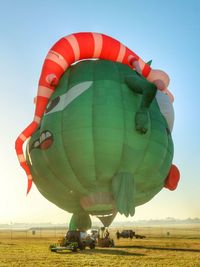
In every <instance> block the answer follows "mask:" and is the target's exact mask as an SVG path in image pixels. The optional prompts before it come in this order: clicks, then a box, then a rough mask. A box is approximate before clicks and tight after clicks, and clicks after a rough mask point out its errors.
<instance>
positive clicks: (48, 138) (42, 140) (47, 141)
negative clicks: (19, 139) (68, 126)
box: [30, 131, 53, 151]
mask: <svg viewBox="0 0 200 267" xmlns="http://www.w3.org/2000/svg"><path fill="white" fill-rule="evenodd" d="M52 144H53V134H52V133H51V132H50V131H43V132H41V134H40V136H39V138H38V139H37V140H35V141H34V142H33V144H32V146H31V149H30V151H31V150H33V149H41V150H46V149H49V148H50V147H51V146H52Z"/></svg>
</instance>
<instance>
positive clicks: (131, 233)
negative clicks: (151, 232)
mask: <svg viewBox="0 0 200 267" xmlns="http://www.w3.org/2000/svg"><path fill="white" fill-rule="evenodd" d="M116 236H117V239H120V238H130V239H133V237H135V238H137V239H143V238H145V237H146V236H144V235H138V234H136V233H135V232H134V231H133V230H123V231H122V232H121V233H120V232H119V231H117V232H116Z"/></svg>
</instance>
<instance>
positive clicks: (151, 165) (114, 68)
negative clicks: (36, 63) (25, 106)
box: [26, 60, 173, 229]
mask: <svg viewBox="0 0 200 267" xmlns="http://www.w3.org/2000/svg"><path fill="white" fill-rule="evenodd" d="M127 76H132V77H133V79H138V75H137V74H136V72H135V71H133V70H132V69H130V68H129V67H128V66H126V65H123V64H120V63H116V62H115V63H114V62H111V61H105V60H87V61H81V62H78V63H76V64H75V65H73V66H71V67H70V68H69V69H68V70H67V71H66V72H65V73H64V75H63V76H62V78H61V80H60V82H59V84H58V86H57V88H56V90H55V92H54V93H53V95H52V97H51V100H50V102H49V104H48V106H47V109H46V112H45V114H44V116H43V118H42V121H41V124H40V126H39V128H38V129H37V131H36V132H35V133H34V134H33V136H32V137H31V139H30V140H29V143H28V145H27V149H26V156H27V161H28V164H29V166H30V169H31V174H32V176H33V182H34V183H35V185H36V186H37V188H38V190H39V191H40V192H41V194H42V195H43V196H44V197H45V198H47V199H48V200H49V201H51V202H53V203H54V204H56V205H57V206H58V207H60V208H62V209H64V210H66V211H68V212H70V213H73V214H74V215H73V218H72V221H71V229H75V228H84V229H86V228H89V227H90V226H91V221H90V220H89V219H88V217H89V214H91V215H99V216H102V217H101V220H102V221H103V223H104V225H109V224H110V223H111V221H112V219H113V218H114V216H115V215H116V213H117V212H120V213H121V214H125V215H126V216H129V215H131V216H132V215H134V212H135V207H136V206H138V205H141V204H144V203H146V202H147V201H149V200H150V199H152V197H153V196H154V195H156V194H157V193H158V192H159V191H160V190H161V189H162V188H163V186H164V181H165V179H166V177H167V174H168V172H169V169H170V166H171V163H172V158H173V142H172V139H171V134H170V131H169V130H168V126H167V122H166V120H165V118H164V117H163V115H162V113H161V112H160V109H159V106H158V103H157V101H156V98H154V99H153V101H152V103H151V105H150V107H149V110H148V131H147V132H146V133H145V134H141V133H140V132H138V131H137V130H136V127H135V116H136V112H137V111H138V110H139V108H140V105H141V101H142V95H140V94H137V93H135V92H133V91H132V90H131V89H130V88H129V86H128V85H127V83H126V77H127ZM134 77H135V78H134ZM139 79H141V80H142V81H143V78H141V77H139ZM145 82H146V81H145ZM146 83H148V82H146ZM81 218H84V219H82V220H81Z"/></svg>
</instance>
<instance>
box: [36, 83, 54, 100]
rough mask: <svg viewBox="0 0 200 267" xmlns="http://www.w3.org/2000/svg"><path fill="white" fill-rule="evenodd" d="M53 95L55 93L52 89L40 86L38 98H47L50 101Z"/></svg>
mask: <svg viewBox="0 0 200 267" xmlns="http://www.w3.org/2000/svg"><path fill="white" fill-rule="evenodd" d="M52 93H53V90H52V89H50V88H48V87H46V86H42V85H39V87H38V94H37V96H43V97H46V98H48V99H49V98H50V97H51V95H52Z"/></svg>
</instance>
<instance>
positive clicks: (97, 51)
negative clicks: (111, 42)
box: [92, 33, 103, 58]
mask: <svg viewBox="0 0 200 267" xmlns="http://www.w3.org/2000/svg"><path fill="white" fill-rule="evenodd" d="M92 35H93V38H94V53H93V58H99V57H100V55H101V51H102V47H103V37H102V34H100V33H92Z"/></svg>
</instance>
